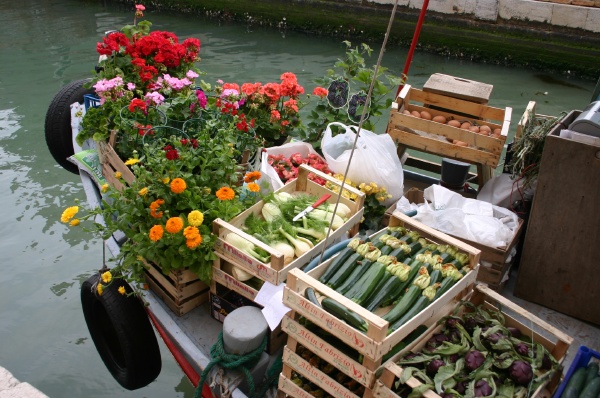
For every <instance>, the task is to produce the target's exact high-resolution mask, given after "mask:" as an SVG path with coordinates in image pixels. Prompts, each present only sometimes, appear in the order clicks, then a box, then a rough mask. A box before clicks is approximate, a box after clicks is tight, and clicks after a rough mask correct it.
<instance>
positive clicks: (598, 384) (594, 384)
mask: <svg viewBox="0 0 600 398" xmlns="http://www.w3.org/2000/svg"><path fill="white" fill-rule="evenodd" d="M586 381H587V380H586ZM598 394H600V376H598V374H596V375H595V376H594V378H593V379H592V380H591V381H590V382H589V383H587V384H586V385H585V387H583V391H581V394H579V398H596V397H597V396H598Z"/></svg>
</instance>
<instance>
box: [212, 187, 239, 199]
mask: <svg viewBox="0 0 600 398" xmlns="http://www.w3.org/2000/svg"><path fill="white" fill-rule="evenodd" d="M215 195H217V198H218V199H219V200H233V198H235V191H234V190H233V189H231V188H229V187H221V189H219V190H218V191H217V192H216V193H215Z"/></svg>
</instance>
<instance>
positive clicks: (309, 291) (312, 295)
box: [304, 287, 323, 308]
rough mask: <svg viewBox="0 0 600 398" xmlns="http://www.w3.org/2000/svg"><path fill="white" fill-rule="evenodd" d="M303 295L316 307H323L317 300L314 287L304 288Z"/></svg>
mask: <svg viewBox="0 0 600 398" xmlns="http://www.w3.org/2000/svg"><path fill="white" fill-rule="evenodd" d="M304 297H306V298H307V299H308V301H310V302H311V303H313V304H314V305H316V306H317V307H319V308H323V307H322V306H321V303H319V300H317V294H316V293H315V289H313V288H312V287H307V288H306V290H304Z"/></svg>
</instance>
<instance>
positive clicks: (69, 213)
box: [60, 206, 79, 223]
mask: <svg viewBox="0 0 600 398" xmlns="http://www.w3.org/2000/svg"><path fill="white" fill-rule="evenodd" d="M78 211H79V206H71V207H67V208H66V209H65V211H63V213H62V215H61V216H60V221H61V222H64V223H66V222H69V220H71V219H72V218H73V217H75V214H77V212H78Z"/></svg>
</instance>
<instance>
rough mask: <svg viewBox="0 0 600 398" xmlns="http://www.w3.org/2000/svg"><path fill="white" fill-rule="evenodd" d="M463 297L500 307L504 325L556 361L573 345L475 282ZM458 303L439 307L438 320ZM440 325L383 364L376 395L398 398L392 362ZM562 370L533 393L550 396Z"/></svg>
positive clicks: (397, 370)
mask: <svg viewBox="0 0 600 398" xmlns="http://www.w3.org/2000/svg"><path fill="white" fill-rule="evenodd" d="M466 299H468V300H469V301H470V302H472V303H473V304H475V305H484V306H487V307H490V308H496V309H498V308H500V309H501V310H502V312H503V314H504V316H505V325H506V326H512V327H517V328H518V329H520V330H521V332H522V333H523V334H524V335H525V336H531V337H532V338H533V340H534V341H535V342H538V343H540V344H542V345H543V346H544V347H545V348H546V349H547V350H548V352H549V353H550V354H551V355H552V356H553V357H554V358H555V359H556V360H557V361H558V363H562V362H563V360H564V359H565V355H566V353H567V350H568V349H569V347H570V345H571V344H572V342H573V339H572V338H571V337H570V336H568V335H566V334H564V333H563V332H561V331H560V330H558V329H557V328H555V327H554V326H552V325H550V324H549V323H547V322H545V321H543V320H542V319H540V318H538V317H537V316H535V315H534V314H531V313H530V312H528V311H527V310H525V309H523V308H521V307H519V306H518V305H516V304H515V303H513V302H511V301H509V300H507V299H506V298H504V297H503V296H501V295H499V294H498V293H496V292H494V291H493V290H491V289H490V288H489V287H487V286H484V285H477V286H476V287H475V290H474V291H473V292H472V293H471V294H470V295H469V296H468V297H467V298H466ZM457 303H458V302H454V303H452V304H454V305H452V306H446V307H445V309H444V310H440V311H439V312H438V314H437V317H438V319H440V318H442V317H444V316H446V315H448V314H450V313H452V312H453V311H454V307H455V305H456V304H457ZM441 327H442V326H441V325H438V326H435V327H433V328H430V329H429V331H428V332H427V333H425V334H424V335H422V336H421V338H420V339H418V340H416V341H415V342H414V343H412V344H409V345H408V346H407V347H406V348H405V349H404V350H402V351H401V352H400V353H398V354H397V355H396V356H394V357H393V358H392V359H391V360H390V361H388V362H387V363H386V364H385V366H384V369H383V372H382V374H381V377H380V379H379V380H378V381H377V383H376V384H375V387H374V389H373V390H374V394H375V396H377V397H389V398H399V397H398V395H397V394H396V393H394V392H393V391H392V390H391V388H392V386H393V384H394V382H395V381H396V380H397V379H398V377H400V375H401V373H402V368H401V367H400V366H398V365H397V364H396V363H395V361H397V360H398V358H399V357H400V356H402V355H404V353H406V352H409V351H412V352H419V351H420V350H421V349H422V347H423V346H424V345H425V343H426V342H427V340H428V339H429V338H430V337H431V336H432V335H434V334H435V333H438V332H439V330H440V329H441ZM561 373H562V370H561V369H559V370H558V372H556V373H555V374H554V376H553V377H552V378H551V379H550V380H549V381H548V382H547V383H546V384H544V385H542V386H541V387H540V388H539V389H538V390H537V391H536V392H535V393H534V394H533V395H532V396H533V397H540V398H542V397H546V398H547V397H549V396H550V394H549V392H548V391H550V392H551V391H553V390H554V389H555V388H556V385H557V383H558V381H559V380H560V376H561ZM407 384H408V385H409V386H410V387H413V388H414V387H417V386H419V385H421V384H422V383H421V382H420V381H419V380H417V379H416V378H414V377H413V378H411V379H409V380H408V381H407ZM423 396H424V397H427V398H439V395H438V394H436V393H435V392H434V391H431V390H428V391H426V392H425V393H424V394H423Z"/></svg>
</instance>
